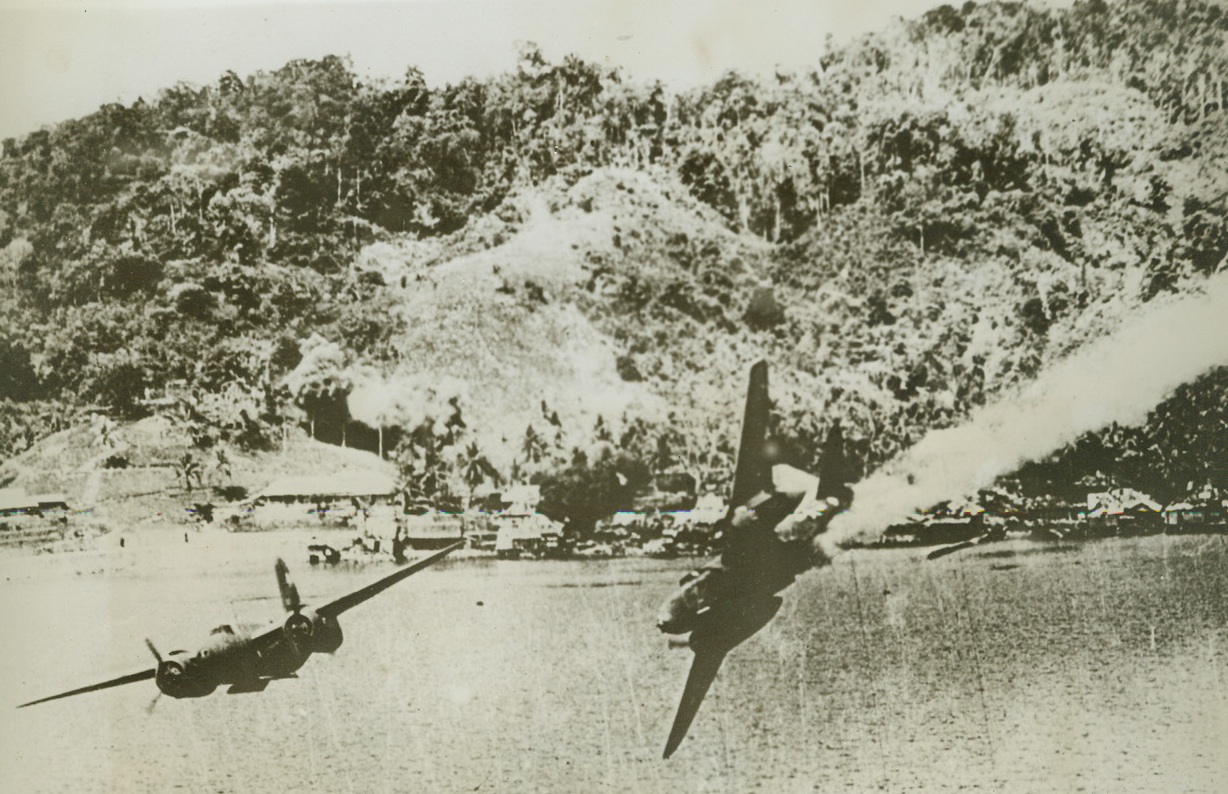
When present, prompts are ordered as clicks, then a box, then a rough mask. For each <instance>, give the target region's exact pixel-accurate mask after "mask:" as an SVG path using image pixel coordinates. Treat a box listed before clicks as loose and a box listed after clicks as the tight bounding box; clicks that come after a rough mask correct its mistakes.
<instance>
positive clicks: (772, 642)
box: [0, 531, 1228, 792]
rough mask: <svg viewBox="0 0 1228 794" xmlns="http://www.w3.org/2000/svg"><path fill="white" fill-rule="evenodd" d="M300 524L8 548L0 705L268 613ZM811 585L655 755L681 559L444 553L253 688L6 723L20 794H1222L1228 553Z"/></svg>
mask: <svg viewBox="0 0 1228 794" xmlns="http://www.w3.org/2000/svg"><path fill="white" fill-rule="evenodd" d="M305 546H306V543H305V540H304V539H303V538H302V537H300V536H297V535H293V534H289V533H287V534H266V535H245V536H239V535H233V536H232V535H224V534H218V535H206V534H198V533H194V534H193V535H192V536H191V537H190V542H189V543H186V544H185V543H183V542H182V537H181V533H180V532H178V531H168V532H167V533H165V534H164V535H156V534H145V535H141V536H137V537H132V538H129V542H128V543H127V544H126V548H124V549H123V550H122V551H121V550H119V549H118V548H117V547H116V546H115V544H114V543H113V542H112V543H108V544H106V548H104V549H103V550H101V551H98V552H84V553H77V554H66V555H44V556H13V557H7V558H2V559H0V576H3V585H0V586H2V587H3V591H2V592H3V597H2V598H0V630H2V631H3V636H4V637H5V644H4V652H3V658H4V668H5V675H4V676H3V680H2V681H0V694H2V695H3V700H2V701H0V702H3V703H7V704H16V703H19V702H22V701H24V700H28V699H31V698H33V697H38V696H41V695H45V694H49V693H52V692H56V691H59V690H61V689H64V688H70V687H74V686H79V685H82V684H85V683H89V682H92V681H96V680H100V679H102V678H105V677H107V676H109V675H112V674H118V673H122V672H127V671H130V670H135V669H139V668H140V667H141V666H143V665H146V664H147V663H149V662H150V661H151V659H150V657H149V655H148V653H147V652H146V650H145V648H144V644H143V638H144V637H146V636H149V637H150V638H152V639H153V641H154V642H155V643H156V644H157V645H159V647H161V648H162V649H164V650H170V649H171V648H173V647H176V646H182V645H185V644H191V643H193V642H195V641H197V640H198V639H199V638H201V637H203V635H204V634H205V633H206V632H207V631H208V630H209V628H211V627H212V626H214V625H216V624H218V623H221V622H236V621H254V622H266V621H268V620H270V619H276V618H277V617H278V614H279V612H280V606H279V603H278V600H277V596H276V586H275V583H274V579H273V573H272V561H273V559H274V558H275V557H276V556H277V555H279V554H280V555H283V556H285V557H286V559H287V562H289V563H290V566H291V570H292V573H293V574H295V576H296V579H297V580H298V584H299V588H300V590H301V591H302V593H303V596H304V598H305V600H307V601H308V602H311V601H312V600H319V599H324V598H327V597H330V596H333V595H336V594H339V593H341V592H345V591H347V590H349V589H351V588H353V587H356V586H358V585H359V584H362V583H365V582H367V581H370V580H372V579H374V578H378V577H379V576H380V575H382V574H383V573H386V572H389V571H390V570H391V568H390V567H389V566H368V567H365V568H348V569H320V568H315V569H312V568H309V566H307V565H306V563H305V556H306V553H305ZM922 556H923V555H922V553H920V552H917V551H912V550H893V551H876V552H856V553H851V554H848V555H845V556H844V557H843V558H841V559H839V560H838V561H837V563H836V565H834V566H833V567H832V568H829V569H827V570H824V571H819V572H811V573H809V574H807V575H806V576H805V577H803V578H802V579H801V580H800V581H799V582H798V583H797V584H796V585H794V587H793V588H792V589H791V590H790V591H789V592H788V594H787V599H786V604H785V607H784V609H782V611H781V613H780V614H779V615H778V617H777V618H776V620H775V621H774V622H773V623H772V624H771V625H770V626H769V627H768V628H767V629H765V630H764V631H763V632H761V633H760V635H758V636H756V637H754V638H752V639H751V640H750V641H749V642H747V643H746V644H745V645H744V646H742V647H741V648H739V649H738V650H736V651H735V652H734V653H733V654H731V656H730V658H729V659H728V660H727V662H726V666H725V668H724V669H723V670H722V672H721V674H720V676H719V677H718V678H717V681H716V683H715V684H714V686H713V688H712V691H711V693H710V694H709V697H708V701H707V702H706V703H705V704H704V706H703V708H702V710H701V711H700V713H699V716H698V718H697V719H696V720H695V724H694V726H693V727H692V729H691V734H690V736H689V737H688V738H687V739H686V741H685V742H684V743H683V745H682V747H681V748H680V749H679V751H678V752H677V754H676V755H675V756H674V757H673V758H672V759H671V760H669V761H662V760H661V758H660V754H661V750H662V746H663V744H664V741H665V736H666V734H667V733H668V729H669V725H670V722H671V720H672V718H673V711H674V708H675V706H676V703H677V698H678V696H679V693H680V691H681V688H682V683H683V681H684V679H685V676H686V670H687V667H688V665H689V662H690V652H689V651H687V650H685V649H669V648H668V647H667V643H666V642H665V641H664V639H663V638H662V637H661V636H660V635H659V634H658V633H657V632H656V630H655V629H654V627H653V622H652V619H653V616H654V614H655V611H656V607H657V605H658V603H659V602H660V601H661V599H663V598H664V597H665V596H666V595H667V594H668V593H669V591H670V590H671V589H672V587H673V586H674V585H675V583H676V581H677V578H678V577H679V576H680V575H681V574H682V573H683V572H684V571H685V570H686V569H687V567H688V562H687V561H654V560H612V561H585V562H581V561H575V562H512V561H494V560H478V559H468V560H456V561H449V562H446V563H444V564H442V565H440V566H437V567H436V568H433V569H430V570H428V571H426V572H424V573H422V574H420V575H418V576H415V577H413V578H411V579H409V580H407V581H406V582H404V583H402V584H399V585H397V586H396V587H395V588H393V589H392V590H390V591H388V592H387V593H385V594H383V595H381V596H379V597H377V598H376V599H375V600H372V601H370V602H368V603H366V604H364V605H362V606H361V607H359V608H357V609H355V610H353V611H351V612H349V613H347V614H346V615H345V616H344V617H343V620H342V623H343V628H344V630H345V636H346V640H345V644H344V645H343V646H342V647H341V649H340V651H339V652H338V653H337V654H336V655H335V656H332V657H321V656H316V657H313V658H312V659H311V660H310V661H309V662H308V663H307V665H306V666H305V667H304V668H303V669H302V670H301V671H300V677H299V678H298V679H297V680H289V681H279V682H273V683H272V684H271V685H270V686H269V688H268V689H267V690H266V691H265V692H263V693H260V694H246V695H234V696H230V695H226V694H225V693H223V692H221V691H219V693H218V694H216V695H214V696H212V697H209V698H205V699H201V700H195V701H174V700H170V699H168V698H162V699H161V700H160V701H159V702H158V703H157V704H156V706H155V707H154V709H153V710H152V712H148V711H147V707H148V705H149V703H150V701H151V699H152V698H153V696H154V694H155V691H156V690H155V689H154V687H153V685H152V683H151V682H147V683H144V684H136V685H132V686H128V687H122V688H119V689H115V690H111V691H108V692H104V693H96V694H91V695H85V696H82V697H78V698H71V699H68V700H64V701H57V702H54V703H48V704H44V705H41V706H38V707H34V708H30V709H23V710H21V711H14V710H12V709H11V708H10V707H5V708H4V709H3V711H0V713H2V714H3V717H0V733H2V738H3V746H4V750H3V752H4V756H3V777H4V780H5V789H6V790H12V791H124V792H127V791H169V790H174V789H184V790H190V791H227V792H229V791H259V792H264V791H279V790H309V791H330V792H331V791H361V792H365V791H404V790H408V789H411V788H413V789H423V790H428V791H599V790H617V791H653V792H655V791H661V792H678V791H721V792H743V791H755V790H762V791H772V792H775V791H815V790H823V791H828V790H839V791H871V790H874V791H878V790H882V791H918V792H921V791H962V790H977V791H1021V792H1022V791H1077V790H1085V791H1106V792H1108V791H1113V792H1117V791H1191V792H1203V791H1205V792H1222V791H1225V790H1228V752H1226V751H1225V750H1224V748H1225V747H1226V746H1228V745H1226V744H1225V738H1224V737H1225V736H1228V630H1226V628H1225V627H1226V626H1228V543H1225V539H1223V538H1220V537H1197V536H1195V537H1182V538H1167V537H1154V538H1141V539H1133V540H1120V541H1118V540H1114V541H1103V542H1097V543H1087V544H1083V545H1077V546H1066V547H1063V546H1045V545H1039V544H1031V543H1025V542H1012V543H1009V544H999V545H996V546H988V547H982V548H980V549H978V550H976V551H973V552H969V553H964V554H962V555H953V556H951V557H948V558H944V559H942V560H938V561H934V562H925V561H924V560H923V559H922Z"/></svg>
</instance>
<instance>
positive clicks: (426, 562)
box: [316, 541, 465, 618]
mask: <svg viewBox="0 0 1228 794" xmlns="http://www.w3.org/2000/svg"><path fill="white" fill-rule="evenodd" d="M463 545H465V543H464V541H457V542H456V543H453V544H452V545H451V546H448V547H447V548H445V549H442V550H441V551H437V552H435V553H434V554H432V555H431V556H429V557H423V558H422V559H421V560H418V561H416V562H414V563H411V564H409V565H407V566H405V567H404V568H401V569H400V570H399V571H397V572H396V573H390V574H388V575H387V576H385V577H384V578H383V579H380V580H378V581H375V582H372V583H371V584H369V585H367V586H366V587H361V588H359V589H358V590H355V591H354V592H352V593H347V594H346V595H343V596H341V597H340V598H336V599H333V600H332V601H329V602H328V603H327V604H324V605H323V606H318V607H316V612H319V613H320V614H321V615H324V616H325V617H330V618H335V617H337V616H338V615H340V614H341V613H342V612H345V611H346V610H347V609H353V608H354V607H356V606H358V605H359V604H361V603H362V602H363V601H366V600H367V599H369V598H371V597H373V596H376V595H378V594H380V593H382V592H384V591H385V590H387V589H388V588H389V587H392V586H393V585H394V584H396V583H397V582H399V581H401V580H402V579H406V578H408V577H410V576H413V575H414V574H416V573H417V572H418V571H421V570H422V569H424V568H429V567H430V566H432V565H434V564H435V563H437V562H439V561H440V560H442V559H443V558H444V557H446V556H448V555H449V554H451V553H452V552H454V551H456V550H457V549H459V548H460V547H461V546H463Z"/></svg>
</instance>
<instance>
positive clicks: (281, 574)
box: [273, 557, 303, 612]
mask: <svg viewBox="0 0 1228 794" xmlns="http://www.w3.org/2000/svg"><path fill="white" fill-rule="evenodd" d="M273 570H274V571H276V572H277V589H278V590H280V591H281V605H282V606H283V607H285V609H286V611H287V612H298V611H299V610H300V609H302V608H303V602H302V601H301V600H300V599H299V597H298V588H297V587H295V586H294V582H292V581H290V569H289V568H287V567H286V561H285V560H283V559H282V558H280V557H278V558H277V565H275V566H274V568H273Z"/></svg>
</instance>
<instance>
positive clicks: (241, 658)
mask: <svg viewBox="0 0 1228 794" xmlns="http://www.w3.org/2000/svg"><path fill="white" fill-rule="evenodd" d="M462 545H463V544H462V543H460V542H457V543H453V544H452V545H450V546H448V547H447V548H444V549H442V550H441V551H438V552H436V553H435V554H432V555H431V556H429V557H425V558H423V559H421V560H418V561H417V562H414V563H413V564H411V565H408V566H406V567H404V568H401V569H400V570H398V571H397V572H395V573H392V574H389V575H388V576H385V577H384V578H382V579H379V580H378V581H375V582H373V583H371V584H369V585H366V586H365V587H362V588H359V589H358V590H355V591H353V592H352V593H348V594H346V595H343V596H341V597H340V598H336V599H334V600H332V601H329V602H328V603H327V604H324V605H322V606H318V607H315V608H311V607H307V606H305V605H304V604H303V603H302V602H301V601H300V600H299V595H298V588H297V587H295V586H294V583H293V582H291V581H290V577H289V573H288V571H287V569H286V564H285V563H284V562H283V561H282V560H280V559H279V560H278V561H277V565H276V566H275V572H276V574H277V585H278V588H279V589H280V591H281V603H282V606H284V607H285V610H286V612H288V613H289V614H288V615H287V616H286V617H285V618H284V619H282V620H280V621H278V622H275V623H273V624H271V625H269V626H267V627H266V628H264V629H261V630H258V631H254V632H246V631H242V630H240V631H236V630H235V629H234V628H233V627H232V626H229V625H223V626H218V627H217V628H215V629H214V630H213V631H212V632H210V635H209V640H208V642H206V643H205V644H204V645H202V646H201V647H200V648H198V649H197V650H195V651H186V650H176V651H171V652H170V653H168V654H167V655H166V656H163V655H162V654H160V653H158V649H157V648H155V647H154V644H153V643H152V642H150V641H149V640H148V639H147V640H145V644H146V645H148V646H149V650H150V652H151V653H152V654H153V656H154V659H155V660H156V662H157V664H156V665H155V666H154V667H152V668H147V669H145V670H141V671H140V672H136V673H130V674H128V675H124V676H120V677H118V678H112V679H110V680H109V681H103V682H102V683H99V684H91V685H90V686H85V687H81V688H80V689H73V690H70V691H68V692H61V693H60V694H58V695H51V696H50V697H45V698H39V699H38V700H32V701H30V702H29V703H23V704H21V705H20V706H18V708H25V707H26V706H33V705H35V704H38V703H46V702H47V701H49V700H58V699H60V698H66V697H71V696H73V695H83V694H85V693H86V692H96V691H98V690H100V689H109V688H110V687H116V686H121V685H123V684H132V683H136V682H137V681H147V680H149V679H150V678H152V679H153V680H154V684H156V685H157V687H158V690H159V692H160V693H162V694H166V695H169V696H171V697H173V698H196V697H204V696H205V695H209V694H211V693H212V692H213V691H214V690H216V689H217V688H218V687H219V686H221V685H223V684H227V685H229V689H227V691H228V692H229V693H230V694H235V693H238V692H259V691H262V690H263V689H264V688H265V687H267V686H268V684H269V681H272V680H274V679H280V678H293V677H294V676H295V673H296V672H297V671H298V669H299V668H300V667H302V666H303V664H304V663H305V662H306V661H307V659H308V658H309V657H310V656H311V654H313V653H333V652H334V651H336V650H337V649H338V648H339V647H341V641H342V635H341V624H340V623H338V622H337V618H338V617H340V616H341V614H342V613H343V612H345V611H346V610H348V609H352V608H353V607H356V606H358V605H359V604H361V603H362V602H364V601H366V600H367V599H369V598H371V597H372V596H375V595H377V594H378V593H381V592H383V591H384V590H387V589H388V588H389V587H391V586H392V585H394V584H396V583H397V582H399V581H401V580H402V579H406V578H408V577H410V576H412V575H413V574H415V573H417V572H418V571H421V570H422V569H424V568H427V567H429V566H431V565H434V564H435V563H437V562H439V561H440V560H442V559H443V558H444V557H446V556H447V555H448V554H450V553H452V552H453V551H455V550H456V549H458V548H460V547H461V546H462Z"/></svg>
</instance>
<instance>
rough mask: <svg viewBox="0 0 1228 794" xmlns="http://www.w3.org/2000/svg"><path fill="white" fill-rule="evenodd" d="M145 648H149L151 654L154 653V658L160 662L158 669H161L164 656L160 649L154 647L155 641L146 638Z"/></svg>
mask: <svg viewBox="0 0 1228 794" xmlns="http://www.w3.org/2000/svg"><path fill="white" fill-rule="evenodd" d="M145 647H146V648H148V649H149V652H150V653H152V654H153V656H154V658H155V659H157V660H158V667H161V666H162V654H160V653H158V649H157V648H155V647H154V644H153V640H151V639H149V638H148V637H146V638H145Z"/></svg>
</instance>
